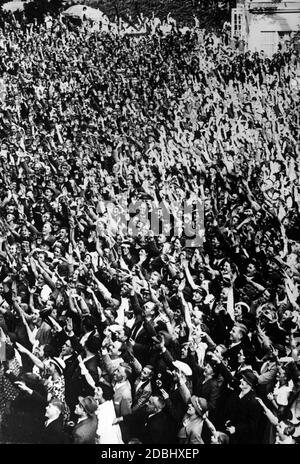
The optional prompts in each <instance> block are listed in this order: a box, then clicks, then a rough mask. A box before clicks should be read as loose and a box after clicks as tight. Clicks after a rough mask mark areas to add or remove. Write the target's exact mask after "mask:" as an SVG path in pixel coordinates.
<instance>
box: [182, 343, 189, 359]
mask: <svg viewBox="0 0 300 464" xmlns="http://www.w3.org/2000/svg"><path fill="white" fill-rule="evenodd" d="M189 346H190V344H189V343H184V344H183V345H181V351H180V357H181V359H185V358H187V356H188V354H189Z"/></svg>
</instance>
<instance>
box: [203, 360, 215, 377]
mask: <svg viewBox="0 0 300 464" xmlns="http://www.w3.org/2000/svg"><path fill="white" fill-rule="evenodd" d="M203 374H204V377H205V378H211V377H213V375H214V370H213V367H212V365H211V364H210V363H209V362H206V363H205V366H204V370H203Z"/></svg>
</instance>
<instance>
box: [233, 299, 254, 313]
mask: <svg viewBox="0 0 300 464" xmlns="http://www.w3.org/2000/svg"><path fill="white" fill-rule="evenodd" d="M234 306H242V308H245V309H246V310H247V312H248V313H249V312H250V306H249V305H247V303H245V302H244V301H238V302H237V303H235V305H234Z"/></svg>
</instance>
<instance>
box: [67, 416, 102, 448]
mask: <svg viewBox="0 0 300 464" xmlns="http://www.w3.org/2000/svg"><path fill="white" fill-rule="evenodd" d="M97 428H98V419H97V417H96V416H95V415H92V416H89V417H88V418H87V419H85V420H83V421H81V422H79V424H77V425H75V427H74V428H73V431H72V435H73V444H75V445H85V444H95V441H96V433H97Z"/></svg>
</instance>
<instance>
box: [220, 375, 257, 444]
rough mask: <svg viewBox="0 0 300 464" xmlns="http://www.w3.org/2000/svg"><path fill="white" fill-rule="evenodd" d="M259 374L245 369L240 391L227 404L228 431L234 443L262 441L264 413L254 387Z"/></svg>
mask: <svg viewBox="0 0 300 464" xmlns="http://www.w3.org/2000/svg"><path fill="white" fill-rule="evenodd" d="M256 385H257V376H256V375H255V374H254V372H253V371H251V370H245V371H244V372H243V374H242V378H241V381H240V386H239V388H240V392H239V393H237V392H236V393H235V394H233V395H232V398H230V400H229V402H228V405H227V408H228V409H227V419H228V420H227V422H226V424H225V425H226V428H227V432H229V434H230V442H231V443H234V444H257V443H262V437H263V436H264V434H263V433H262V425H264V424H265V420H264V414H263V411H262V408H261V407H260V405H259V403H258V401H257V399H256V398H255V392H254V389H255V388H256Z"/></svg>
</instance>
